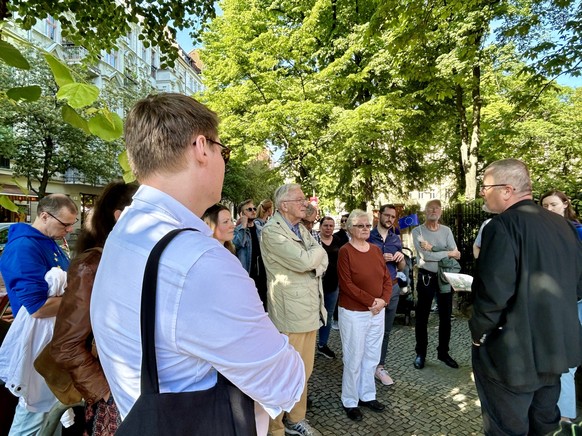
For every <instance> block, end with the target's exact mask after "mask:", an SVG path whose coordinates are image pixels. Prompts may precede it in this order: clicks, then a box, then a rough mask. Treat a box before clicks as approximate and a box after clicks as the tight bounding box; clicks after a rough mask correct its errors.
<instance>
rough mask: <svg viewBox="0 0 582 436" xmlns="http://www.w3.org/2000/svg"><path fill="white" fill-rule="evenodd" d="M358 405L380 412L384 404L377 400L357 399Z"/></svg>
mask: <svg viewBox="0 0 582 436" xmlns="http://www.w3.org/2000/svg"><path fill="white" fill-rule="evenodd" d="M358 406H361V407H367V408H368V409H370V410H373V411H374V412H382V411H383V410H384V409H385V408H386V406H384V404H382V403H381V402H379V401H377V400H370V401H362V400H360V401H358Z"/></svg>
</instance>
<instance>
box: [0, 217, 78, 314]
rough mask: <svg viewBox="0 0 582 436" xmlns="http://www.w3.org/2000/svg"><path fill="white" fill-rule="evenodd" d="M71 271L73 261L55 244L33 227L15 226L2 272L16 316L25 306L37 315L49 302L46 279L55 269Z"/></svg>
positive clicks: (0, 263) (0, 266)
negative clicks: (52, 269)
mask: <svg viewBox="0 0 582 436" xmlns="http://www.w3.org/2000/svg"><path fill="white" fill-rule="evenodd" d="M55 266H56V267H59V268H61V269H63V270H65V271H66V270H67V269H68V268H69V257H68V256H67V255H66V254H65V252H64V251H63V250H62V249H61V247H59V245H58V244H57V243H56V242H55V241H54V239H51V238H49V237H48V236H46V235H44V234H43V233H41V232H40V231H38V230H37V229H35V228H34V227H32V226H31V225H29V224H24V223H21V224H14V225H12V226H10V229H9V230H8V243H7V244H6V247H5V248H4V253H3V254H2V257H0V271H1V272H2V277H3V278H4V282H5V284H6V291H7V292H8V298H9V299H10V306H11V307H12V312H13V313H14V316H16V315H17V314H18V311H19V310H20V307H21V306H24V307H26V310H27V311H28V313H29V314H31V315H32V314H33V313H35V312H36V311H37V310H38V309H40V308H41V307H42V306H43V305H44V304H45V303H46V300H47V293H48V283H47V282H46V280H45V279H44V275H45V274H46V273H47V271H49V270H50V269H51V268H52V267H55Z"/></svg>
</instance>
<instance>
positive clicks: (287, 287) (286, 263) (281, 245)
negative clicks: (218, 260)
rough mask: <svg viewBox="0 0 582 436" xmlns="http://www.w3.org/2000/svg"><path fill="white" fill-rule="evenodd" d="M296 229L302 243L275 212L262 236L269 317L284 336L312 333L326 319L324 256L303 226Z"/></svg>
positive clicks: (325, 264) (326, 261)
mask: <svg viewBox="0 0 582 436" xmlns="http://www.w3.org/2000/svg"><path fill="white" fill-rule="evenodd" d="M299 229H300V232H301V237H302V239H303V240H301V239H299V237H297V235H295V233H293V232H292V231H291V229H290V228H289V225H288V224H287V222H286V221H285V220H284V218H283V216H282V215H281V214H280V213H279V212H277V213H275V215H273V217H272V218H271V219H270V220H269V222H267V224H266V225H265V227H264V228H263V232H262V234H261V254H262V256H263V262H264V263H265V269H266V270H267V285H268V292H267V299H268V303H267V304H268V306H267V307H268V310H269V317H270V318H271V320H272V321H273V324H275V326H276V327H277V329H279V331H280V332H283V333H306V332H311V331H314V330H317V329H318V328H319V327H320V326H321V325H323V324H324V323H325V320H326V319H327V312H326V310H325V307H324V305H323V286H322V284H321V277H322V275H323V273H324V272H325V270H326V269H327V264H328V259H327V253H326V252H325V250H324V249H323V248H322V247H321V246H320V245H319V244H318V243H317V241H316V240H315V239H314V238H313V236H311V234H310V233H309V231H308V230H307V229H306V228H305V227H304V226H303V225H302V224H299Z"/></svg>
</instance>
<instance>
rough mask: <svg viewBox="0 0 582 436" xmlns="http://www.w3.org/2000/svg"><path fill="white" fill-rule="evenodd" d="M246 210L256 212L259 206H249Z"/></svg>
mask: <svg viewBox="0 0 582 436" xmlns="http://www.w3.org/2000/svg"><path fill="white" fill-rule="evenodd" d="M245 210H246V211H247V212H256V211H257V208H256V207H247V208H246V209H245Z"/></svg>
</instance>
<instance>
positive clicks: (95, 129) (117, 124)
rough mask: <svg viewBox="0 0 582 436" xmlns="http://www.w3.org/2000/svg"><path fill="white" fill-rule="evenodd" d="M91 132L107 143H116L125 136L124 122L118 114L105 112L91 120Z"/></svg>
mask: <svg viewBox="0 0 582 436" xmlns="http://www.w3.org/2000/svg"><path fill="white" fill-rule="evenodd" d="M89 130H90V131H91V133H92V134H93V135H95V136H98V137H99V138H101V139H103V140H105V141H114V140H116V139H118V138H120V137H121V135H123V121H122V120H121V118H120V117H119V115H117V114H116V113H113V112H109V111H107V110H103V111H102V113H98V114H97V115H95V116H94V117H92V118H91V119H90V120H89Z"/></svg>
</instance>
